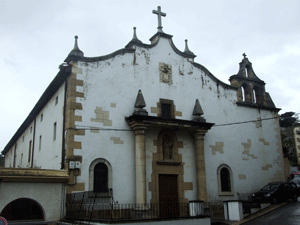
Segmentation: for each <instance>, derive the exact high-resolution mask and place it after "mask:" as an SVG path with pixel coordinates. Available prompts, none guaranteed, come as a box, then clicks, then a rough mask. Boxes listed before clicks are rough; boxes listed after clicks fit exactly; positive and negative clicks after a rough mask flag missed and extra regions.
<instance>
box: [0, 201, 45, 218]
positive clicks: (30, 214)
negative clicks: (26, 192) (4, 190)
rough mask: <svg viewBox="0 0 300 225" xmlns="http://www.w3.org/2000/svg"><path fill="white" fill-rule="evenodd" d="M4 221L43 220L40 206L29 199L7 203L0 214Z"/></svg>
mask: <svg viewBox="0 0 300 225" xmlns="http://www.w3.org/2000/svg"><path fill="white" fill-rule="evenodd" d="M1 216H3V217H4V218H5V219H6V220H45V214H44V210H43V208H42V206H41V205H40V204H39V203H38V202H36V201H35V200H33V199H30V198H18V199H16V200H13V201H11V202H10V203H8V204H7V205H6V206H5V207H4V209H3V210H2V212H1Z"/></svg>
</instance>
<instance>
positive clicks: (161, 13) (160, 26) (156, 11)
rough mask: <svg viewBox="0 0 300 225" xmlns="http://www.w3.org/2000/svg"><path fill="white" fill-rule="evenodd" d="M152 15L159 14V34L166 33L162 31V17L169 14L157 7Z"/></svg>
mask: <svg viewBox="0 0 300 225" xmlns="http://www.w3.org/2000/svg"><path fill="white" fill-rule="evenodd" d="M152 13H154V14H157V18H158V27H157V29H158V32H161V33H164V32H163V30H162V28H163V27H162V23H161V17H162V16H166V15H167V14H166V13H164V12H162V11H161V7H160V6H157V10H152Z"/></svg>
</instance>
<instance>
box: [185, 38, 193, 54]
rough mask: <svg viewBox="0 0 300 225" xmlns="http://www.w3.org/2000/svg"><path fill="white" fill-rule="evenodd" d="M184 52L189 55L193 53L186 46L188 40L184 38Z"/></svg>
mask: <svg viewBox="0 0 300 225" xmlns="http://www.w3.org/2000/svg"><path fill="white" fill-rule="evenodd" d="M184 53H185V54H189V55H194V53H193V52H191V51H190V49H189V47H188V40H187V39H185V49H184Z"/></svg>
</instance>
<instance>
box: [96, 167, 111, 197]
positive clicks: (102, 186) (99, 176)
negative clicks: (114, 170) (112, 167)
mask: <svg viewBox="0 0 300 225" xmlns="http://www.w3.org/2000/svg"><path fill="white" fill-rule="evenodd" d="M93 190H94V192H108V168H107V166H106V165H105V164H104V163H98V164H97V165H96V166H95V167H94V188H93Z"/></svg>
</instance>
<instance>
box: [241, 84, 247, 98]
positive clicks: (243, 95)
mask: <svg viewBox="0 0 300 225" xmlns="http://www.w3.org/2000/svg"><path fill="white" fill-rule="evenodd" d="M241 90H242V101H243V102H244V101H245V100H246V97H245V88H244V87H243V86H241Z"/></svg>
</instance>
